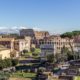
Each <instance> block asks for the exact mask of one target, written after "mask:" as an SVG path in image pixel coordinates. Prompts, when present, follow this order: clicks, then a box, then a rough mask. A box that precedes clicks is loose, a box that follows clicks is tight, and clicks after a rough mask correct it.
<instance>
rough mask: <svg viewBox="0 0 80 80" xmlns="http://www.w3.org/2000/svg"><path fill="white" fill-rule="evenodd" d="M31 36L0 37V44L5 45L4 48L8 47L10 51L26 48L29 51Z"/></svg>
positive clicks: (19, 50)
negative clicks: (22, 37)
mask: <svg viewBox="0 0 80 80" xmlns="http://www.w3.org/2000/svg"><path fill="white" fill-rule="evenodd" d="M30 41H31V38H29V37H26V38H24V39H14V38H0V45H3V46H5V47H6V48H8V49H10V51H11V52H12V51H14V50H16V51H18V52H21V51H22V50H24V49H26V50H28V51H30V48H31V42H30Z"/></svg>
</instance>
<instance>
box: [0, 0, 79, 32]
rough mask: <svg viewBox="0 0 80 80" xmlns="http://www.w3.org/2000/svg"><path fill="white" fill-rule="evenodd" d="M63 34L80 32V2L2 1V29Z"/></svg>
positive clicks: (46, 0)
mask: <svg viewBox="0 0 80 80" xmlns="http://www.w3.org/2000/svg"><path fill="white" fill-rule="evenodd" d="M20 26H23V27H26V28H35V29H40V30H48V31H49V32H50V33H63V32H66V31H72V30H80V0H0V28H5V27H7V28H14V27H18V28H20Z"/></svg>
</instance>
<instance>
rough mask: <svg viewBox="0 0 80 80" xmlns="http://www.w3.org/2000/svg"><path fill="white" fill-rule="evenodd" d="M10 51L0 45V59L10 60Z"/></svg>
mask: <svg viewBox="0 0 80 80" xmlns="http://www.w3.org/2000/svg"><path fill="white" fill-rule="evenodd" d="M10 52H11V50H10V49H8V48H5V47H4V46H2V45H0V59H5V58H10Z"/></svg>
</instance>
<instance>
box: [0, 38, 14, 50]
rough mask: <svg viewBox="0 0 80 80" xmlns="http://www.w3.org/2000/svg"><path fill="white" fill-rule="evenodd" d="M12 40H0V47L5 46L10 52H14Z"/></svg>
mask: <svg viewBox="0 0 80 80" xmlns="http://www.w3.org/2000/svg"><path fill="white" fill-rule="evenodd" d="M14 40H15V39H14V38H0V45H3V46H5V47H6V48H8V49H10V51H13V50H14Z"/></svg>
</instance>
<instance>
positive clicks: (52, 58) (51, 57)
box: [47, 54, 55, 63]
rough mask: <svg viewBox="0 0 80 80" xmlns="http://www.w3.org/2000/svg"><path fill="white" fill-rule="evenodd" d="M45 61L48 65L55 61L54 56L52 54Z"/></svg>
mask: <svg viewBox="0 0 80 80" xmlns="http://www.w3.org/2000/svg"><path fill="white" fill-rule="evenodd" d="M47 61H49V62H50V63H53V62H54V61H55V59H54V55H53V54H49V55H47Z"/></svg>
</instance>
